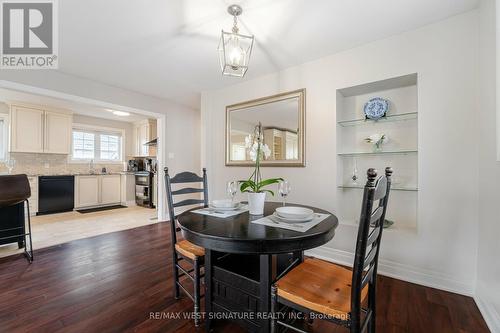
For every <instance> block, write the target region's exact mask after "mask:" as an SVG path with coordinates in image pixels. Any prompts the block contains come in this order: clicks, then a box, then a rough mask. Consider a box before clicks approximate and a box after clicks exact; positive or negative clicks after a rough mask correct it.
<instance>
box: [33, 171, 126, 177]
mask: <svg viewBox="0 0 500 333" xmlns="http://www.w3.org/2000/svg"><path fill="white" fill-rule="evenodd" d="M133 174H134V172H127V171H120V172H107V173H100V172H99V173H97V172H96V173H90V172H72V173H38V174H28V177H42V176H111V175H133Z"/></svg>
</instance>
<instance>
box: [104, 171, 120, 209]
mask: <svg viewBox="0 0 500 333" xmlns="http://www.w3.org/2000/svg"><path fill="white" fill-rule="evenodd" d="M100 177H101V202H100V204H101V205H110V204H119V203H120V202H121V179H120V175H106V176H100Z"/></svg>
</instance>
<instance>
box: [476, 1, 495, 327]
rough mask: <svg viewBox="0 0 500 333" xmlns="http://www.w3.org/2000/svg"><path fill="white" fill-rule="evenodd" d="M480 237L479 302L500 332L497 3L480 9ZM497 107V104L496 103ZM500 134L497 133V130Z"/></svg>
mask: <svg viewBox="0 0 500 333" xmlns="http://www.w3.org/2000/svg"><path fill="white" fill-rule="evenodd" d="M479 22H480V43H479V46H480V48H479V55H480V58H479V108H478V118H479V126H480V128H481V133H480V135H479V234H478V246H479V250H478V262H477V287H476V302H477V304H478V305H479V307H480V309H481V311H482V313H483V315H484V317H485V319H486V320H487V323H488V325H489V326H490V329H491V330H492V331H493V332H500V258H499V254H500V242H499V237H500V215H499V210H498V204H499V202H500V192H499V188H500V162H498V161H496V154H495V151H496V148H497V147H496V143H495V135H496V134H495V131H496V129H495V124H496V123H495V108H496V103H495V99H496V98H495V94H496V89H495V87H496V82H495V62H496V59H495V0H483V1H482V3H481V8H480V20H479ZM497 103H498V102H497ZM497 130H498V129H497Z"/></svg>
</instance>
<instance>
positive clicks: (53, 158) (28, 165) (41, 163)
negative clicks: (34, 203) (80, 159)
mask: <svg viewBox="0 0 500 333" xmlns="http://www.w3.org/2000/svg"><path fill="white" fill-rule="evenodd" d="M10 158H12V159H14V160H15V161H16V164H15V166H14V169H13V170H12V173H13V174H19V173H25V174H27V175H54V174H72V173H85V172H88V171H89V164H88V163H69V162H68V155H58V154H32V153H11V154H10ZM103 167H105V168H106V169H107V171H108V172H120V171H122V170H123V164H98V163H94V169H95V170H96V171H101V169H102V168H103ZM7 171H8V170H7V168H6V167H5V164H3V163H1V162H0V173H5V172H7Z"/></svg>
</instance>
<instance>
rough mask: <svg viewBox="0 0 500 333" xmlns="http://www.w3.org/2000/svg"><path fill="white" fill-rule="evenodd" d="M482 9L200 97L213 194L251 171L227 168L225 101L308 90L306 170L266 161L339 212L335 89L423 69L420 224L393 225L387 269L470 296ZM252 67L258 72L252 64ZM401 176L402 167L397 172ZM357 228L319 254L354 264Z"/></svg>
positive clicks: (270, 171)
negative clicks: (410, 228)
mask: <svg viewBox="0 0 500 333" xmlns="http://www.w3.org/2000/svg"><path fill="white" fill-rule="evenodd" d="M477 43H478V13H477V11H473V12H469V13H466V14H463V15H459V16H456V17H453V18H451V19H448V20H446V21H442V22H439V23H436V24H433V25H430V26H427V27H424V28H421V29H418V30H415V31H411V32H407V33H404V34H401V35H398V36H394V37H391V38H388V39H384V40H380V41H377V42H373V43H370V44H367V45H364V46H361V47H357V48H354V49H351V50H348V51H345V52H341V53H338V54H334V55H331V56H329V57H326V58H323V59H319V60H316V61H313V62H309V63H305V64H302V65H300V66H296V67H292V68H289V69H287V70H285V71H282V72H279V73H275V74H272V75H268V76H265V77H261V78H258V79H255V80H252V81H245V82H242V83H240V84H236V85H234V86H231V87H228V88H225V89H222V90H217V91H207V92H204V93H203V94H202V105H201V111H202V115H201V117H202V142H203V143H204V145H203V148H202V165H205V166H206V167H207V168H208V174H209V180H210V190H211V196H212V197H222V196H224V195H225V193H224V190H225V189H224V188H225V183H226V181H229V180H236V179H241V178H243V177H246V176H248V174H249V172H250V169H249V168H244V167H243V168H242V167H225V166H224V128H225V124H224V122H225V121H224V112H225V106H226V105H229V104H233V103H237V102H240V101H244V100H248V99H253V98H258V97H263V96H267V95H272V94H275V93H279V92H284V91H289V90H294V89H299V88H306V89H307V111H306V118H307V119H306V134H307V137H306V144H307V147H306V149H307V151H306V156H307V167H306V168H265V169H264V170H263V176H264V177H272V176H283V177H285V178H287V179H288V180H290V182H291V184H292V186H293V192H292V194H291V195H290V199H289V200H290V202H294V201H295V202H300V203H306V204H311V205H314V206H317V207H321V208H325V209H327V210H330V211H332V212H335V211H336V207H335V202H336V190H335V188H336V186H337V184H336V142H335V140H336V139H335V138H336V133H335V130H336V126H335V122H336V119H335V118H336V110H335V109H336V93H335V92H336V89H339V88H344V87H349V86H353V85H358V84H362V83H366V82H373V81H377V80H381V79H386V78H391V77H396V76H400V75H405V74H410V73H418V78H419V80H418V105H419V120H418V121H419V133H418V136H419V143H418V148H419V184H418V185H419V189H420V191H419V208H418V228H417V230H416V231H408V232H402V231H396V230H392V231H391V230H387V232H385V234H384V238H383V244H382V249H381V261H380V268H379V270H380V271H381V273H384V274H387V275H392V276H395V277H399V278H402V279H404V280H409V281H414V282H417V283H421V284H425V285H430V286H435V287H438V288H441V289H447V290H452V291H457V292H460V293H464V294H472V292H473V289H474V283H475V279H476V273H475V271H476V270H475V268H476V251H477V242H476V241H477V211H478V186H477V184H478V163H477V154H478V152H477V140H478V139H477V138H478V130H477V112H476V110H477V108H476V107H477V89H476V82H477V47H476V45H477ZM250 70H251V69H250ZM395 172H396V173H397V170H395ZM355 234H356V228H355V227H352V226H340V227H339V228H338V229H337V234H336V236H335V238H334V239H333V240H332V241H331V242H330V243H329V244H328V245H326V246H324V247H322V248H320V249H317V250H316V251H315V253H316V255H321V256H323V257H325V258H329V259H332V260H336V261H339V262H350V263H352V252H353V249H354V244H355Z"/></svg>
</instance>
